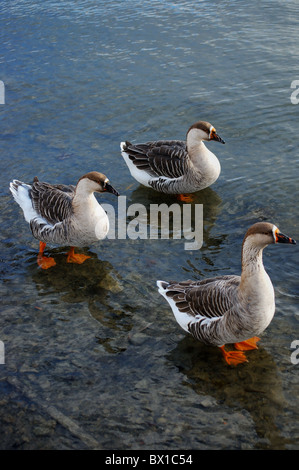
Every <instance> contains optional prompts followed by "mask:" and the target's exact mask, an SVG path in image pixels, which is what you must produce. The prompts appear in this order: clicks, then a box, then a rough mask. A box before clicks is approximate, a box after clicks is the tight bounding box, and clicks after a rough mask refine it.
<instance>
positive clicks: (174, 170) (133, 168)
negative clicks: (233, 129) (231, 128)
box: [120, 121, 225, 200]
mask: <svg viewBox="0 0 299 470" xmlns="http://www.w3.org/2000/svg"><path fill="white" fill-rule="evenodd" d="M210 140H215V141H216V142H221V143H222V144H224V143H225V142H224V140H223V139H221V137H219V135H218V134H217V133H216V129H215V128H214V126H213V125H212V124H210V123H209V122H206V121H198V122H196V123H195V124H193V125H192V126H191V127H190V128H189V129H188V132H187V137H186V141H182V140H158V141H154V142H146V143H144V144H132V143H130V142H128V141H125V142H121V144H120V148H121V154H122V156H123V158H124V160H125V162H126V164H127V166H128V168H129V170H130V173H131V175H132V177H133V178H135V179H136V180H137V181H138V182H139V183H141V184H142V185H144V186H147V187H149V188H153V189H154V190H156V191H159V192H162V193H166V194H178V195H180V196H181V197H180V199H182V200H185V199H186V200H188V196H187V197H186V198H185V197H184V194H185V193H187V194H189V193H194V192H196V191H200V190H202V189H204V188H207V187H208V186H211V184H213V183H214V182H215V181H216V180H217V178H218V177H219V175H220V171H221V167H220V163H219V160H218V158H217V157H216V155H214V154H213V153H212V152H211V151H210V150H209V149H208V148H207V147H206V146H205V144H204V141H210ZM191 199H192V198H191Z"/></svg>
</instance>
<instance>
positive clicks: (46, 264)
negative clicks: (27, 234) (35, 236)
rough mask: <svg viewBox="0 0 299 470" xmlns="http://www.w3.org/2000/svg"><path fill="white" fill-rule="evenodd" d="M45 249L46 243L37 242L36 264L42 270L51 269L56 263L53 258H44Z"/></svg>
mask: <svg viewBox="0 0 299 470" xmlns="http://www.w3.org/2000/svg"><path fill="white" fill-rule="evenodd" d="M45 248H46V243H44V242H39V253H38V256H37V264H38V265H39V266H40V267H41V268H42V269H49V268H52V266H55V265H56V262H55V260H54V258H51V257H50V256H49V257H48V256H44V250H45Z"/></svg>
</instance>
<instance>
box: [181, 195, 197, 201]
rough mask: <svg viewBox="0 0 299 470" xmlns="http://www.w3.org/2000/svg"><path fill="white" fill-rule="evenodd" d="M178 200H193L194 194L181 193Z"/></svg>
mask: <svg viewBox="0 0 299 470" xmlns="http://www.w3.org/2000/svg"><path fill="white" fill-rule="evenodd" d="M178 200H179V201H182V202H193V201H194V196H193V195H192V194H179V195H178Z"/></svg>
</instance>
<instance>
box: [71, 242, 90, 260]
mask: <svg viewBox="0 0 299 470" xmlns="http://www.w3.org/2000/svg"><path fill="white" fill-rule="evenodd" d="M88 258H90V256H87V255H82V254H81V255H80V254H79V253H75V249H74V247H73V246H71V248H70V251H69V252H68V255H67V259H66V260H67V262H68V263H77V264H82V263H84V261H85V260H86V259H88Z"/></svg>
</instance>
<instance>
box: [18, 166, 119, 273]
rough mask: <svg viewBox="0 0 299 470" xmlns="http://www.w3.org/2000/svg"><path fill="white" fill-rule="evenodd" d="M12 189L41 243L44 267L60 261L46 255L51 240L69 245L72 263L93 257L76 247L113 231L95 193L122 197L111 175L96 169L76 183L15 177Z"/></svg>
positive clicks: (40, 251) (41, 264) (40, 260)
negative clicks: (46, 181) (28, 182)
mask: <svg viewBox="0 0 299 470" xmlns="http://www.w3.org/2000/svg"><path fill="white" fill-rule="evenodd" d="M10 191H11V193H12V195H13V197H14V199H15V201H16V202H17V203H18V204H19V206H20V207H21V208H22V209H23V212H24V217H25V220H26V221H27V222H28V223H29V224H30V228H31V231H32V234H33V236H34V237H35V238H37V240H39V242H40V246H39V254H38V258H37V262H38V265H39V266H40V267H41V268H43V269H48V268H50V267H51V266H54V265H55V264H56V263H55V260H54V259H53V258H51V257H46V256H44V250H45V247H46V244H47V243H53V244H57V245H69V246H70V251H69V253H68V257H67V261H68V262H69V263H79V264H81V263H83V262H84V261H85V260H86V259H87V258H90V256H86V255H83V254H78V253H75V252H74V247H75V246H76V247H78V246H87V245H90V244H92V243H95V242H97V241H98V240H101V239H103V238H105V236H106V235H107V233H108V231H109V220H108V217H107V214H106V212H105V211H104V209H103V208H102V207H101V206H100V204H99V203H98V202H97V200H96V198H95V196H94V192H98V193H103V192H110V193H112V194H115V195H116V196H119V194H118V192H117V191H116V190H115V189H114V188H113V187H112V186H111V184H110V183H109V180H108V178H107V177H106V176H105V175H103V174H102V173H98V172H96V171H92V172H89V173H87V174H85V175H83V176H82V177H81V178H80V179H79V181H78V183H77V185H76V186H74V185H63V184H55V185H53V184H49V183H44V182H40V181H39V180H38V178H37V177H35V178H34V181H33V183H32V184H26V183H23V182H22V181H18V180H13V181H12V182H11V183H10Z"/></svg>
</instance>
